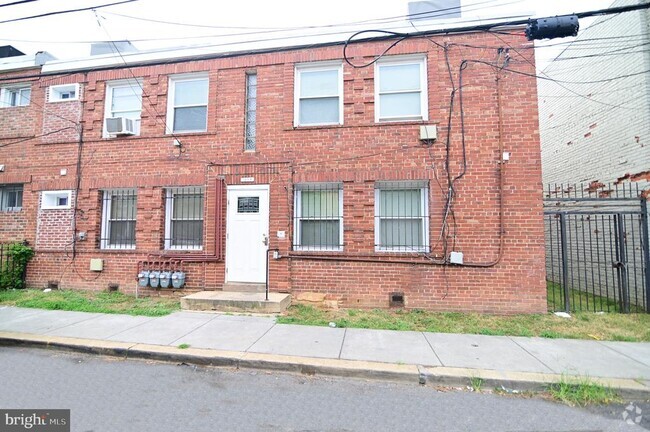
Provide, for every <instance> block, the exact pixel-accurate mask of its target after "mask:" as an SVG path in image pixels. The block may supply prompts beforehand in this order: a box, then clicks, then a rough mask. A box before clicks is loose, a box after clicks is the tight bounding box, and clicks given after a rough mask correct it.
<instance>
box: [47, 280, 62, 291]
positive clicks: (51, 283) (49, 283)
mask: <svg viewBox="0 0 650 432" xmlns="http://www.w3.org/2000/svg"><path fill="white" fill-rule="evenodd" d="M47 287H48V288H49V289H51V290H58V289H59V281H55V280H51V281H47Z"/></svg>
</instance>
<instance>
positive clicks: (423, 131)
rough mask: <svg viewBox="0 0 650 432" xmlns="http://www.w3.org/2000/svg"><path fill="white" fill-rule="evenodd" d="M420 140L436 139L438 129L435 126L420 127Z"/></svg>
mask: <svg viewBox="0 0 650 432" xmlns="http://www.w3.org/2000/svg"><path fill="white" fill-rule="evenodd" d="M420 139H421V140H422V141H433V140H436V139H438V127H437V126H436V125H427V126H420Z"/></svg>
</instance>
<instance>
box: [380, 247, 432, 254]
mask: <svg viewBox="0 0 650 432" xmlns="http://www.w3.org/2000/svg"><path fill="white" fill-rule="evenodd" d="M375 252H380V253H428V252H429V247H428V246H418V247H412V248H411V247H381V246H380V247H377V246H376V247H375Z"/></svg>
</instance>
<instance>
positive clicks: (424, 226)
mask: <svg viewBox="0 0 650 432" xmlns="http://www.w3.org/2000/svg"><path fill="white" fill-rule="evenodd" d="M428 195H429V193H428V189H427V184H426V182H408V181H404V182H401V181H400V182H378V183H377V184H376V185H375V249H376V250H378V251H397V252H428V250H429V206H428Z"/></svg>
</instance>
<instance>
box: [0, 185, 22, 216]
mask: <svg viewBox="0 0 650 432" xmlns="http://www.w3.org/2000/svg"><path fill="white" fill-rule="evenodd" d="M18 191H20V195H21V198H20V206H15V207H5V208H2V203H3V201H4V200H5V197H4V195H5V194H7V193H11V192H18ZM24 191H25V186H24V185H22V184H1V185H0V212H18V211H21V210H22V209H23V206H22V203H23V200H24V199H25V195H24Z"/></svg>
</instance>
